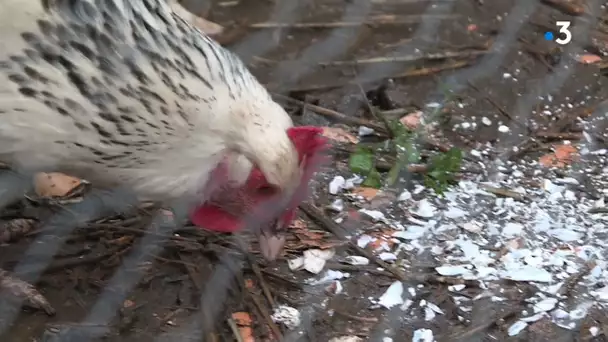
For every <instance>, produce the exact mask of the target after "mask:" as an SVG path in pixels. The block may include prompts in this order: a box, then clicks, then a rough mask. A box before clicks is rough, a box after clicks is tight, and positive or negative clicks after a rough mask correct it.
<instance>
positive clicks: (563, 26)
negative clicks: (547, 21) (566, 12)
mask: <svg viewBox="0 0 608 342" xmlns="http://www.w3.org/2000/svg"><path fill="white" fill-rule="evenodd" d="M555 24H556V25H557V26H559V33H563V34H565V35H566V39H562V38H561V37H560V38H557V39H556V40H555V42H556V43H557V44H560V45H565V44H568V43H570V41H571V40H572V32H570V30H568V27H570V22H569V21H557V22H555Z"/></svg>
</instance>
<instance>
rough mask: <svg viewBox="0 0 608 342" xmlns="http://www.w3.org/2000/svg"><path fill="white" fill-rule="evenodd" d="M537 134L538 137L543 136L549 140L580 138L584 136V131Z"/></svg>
mask: <svg viewBox="0 0 608 342" xmlns="http://www.w3.org/2000/svg"><path fill="white" fill-rule="evenodd" d="M535 136H536V137H537V138H543V139H548V140H580V139H582V138H583V134H582V133H572V132H563V133H562V132H537V133H536V134H535Z"/></svg>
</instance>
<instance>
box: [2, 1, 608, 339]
mask: <svg viewBox="0 0 608 342" xmlns="http://www.w3.org/2000/svg"><path fill="white" fill-rule="evenodd" d="M150 1H152V0H150ZM465 1H468V0H461V1H451V0H437V1H416V0H403V1H398V0H394V1H392V2H394V3H401V4H419V5H420V6H419V8H423V11H422V12H421V13H418V14H416V15H415V16H419V17H420V18H423V20H421V21H420V22H419V24H415V25H414V24H412V25H410V26H415V28H414V29H413V30H412V31H411V32H404V34H403V38H404V39H407V41H406V42H405V43H403V44H398V45H397V46H396V47H395V48H394V49H392V51H390V52H388V53H384V54H383V55H382V56H375V57H382V58H384V61H383V62H382V63H368V64H366V63H361V64H356V65H355V67H356V69H357V71H356V73H355V74H354V75H352V77H350V80H349V81H348V82H346V83H344V88H347V87H351V86H352V85H353V84H369V83H373V82H379V81H383V80H386V79H390V78H392V76H393V75H395V74H396V73H399V72H401V71H402V70H403V58H404V56H414V57H415V56H424V55H425V54H428V53H429V52H428V51H432V48H433V47H434V44H435V43H436V36H437V35H438V34H439V32H438V31H439V30H440V28H441V27H442V23H443V22H444V21H445V20H453V18H452V17H451V16H453V15H461V18H460V19H459V20H466V18H464V16H466V15H464V14H462V13H457V12H455V11H456V8H457V5H458V4H459V3H462V2H465ZM386 2H391V1H390V0H386V1H380V0H378V1H369V0H352V1H330V0H307V1H275V2H273V4H272V11H271V12H270V13H268V15H267V20H266V22H267V23H275V24H277V23H279V24H285V26H286V27H283V28H281V27H279V26H280V25H275V26H274V27H272V28H263V27H262V28H253V29H250V30H248V31H247V34H246V35H244V37H243V38H242V39H240V40H239V41H238V42H236V43H234V44H231V46H230V49H231V50H232V51H234V52H235V53H236V54H237V55H239V56H241V57H242V58H243V59H244V60H245V61H246V62H247V63H255V61H256V56H262V55H265V54H266V53H268V52H270V51H273V50H276V49H279V50H280V49H281V46H282V44H283V43H284V42H285V41H286V40H288V36H289V35H290V31H289V29H290V25H291V24H294V23H303V22H306V21H303V20H302V16H303V15H304V14H305V13H307V12H306V11H307V8H309V7H310V6H313V7H314V6H319V7H322V6H327V7H332V8H334V9H335V8H338V7H339V8H341V11H340V12H341V17H340V18H339V19H337V20H334V21H333V22H334V23H341V24H340V25H335V26H336V27H335V28H332V27H330V28H323V31H324V34H323V35H321V36H322V38H320V39H316V40H314V41H313V42H312V43H310V44H308V45H307V46H306V47H305V48H303V49H301V50H299V51H298V52H297V53H296V54H295V57H294V58H291V59H285V60H279V61H278V62H277V63H275V64H273V65H272V69H273V72H272V76H271V77H269V79H267V80H265V83H267V84H272V85H273V89H274V90H275V91H276V92H278V93H280V92H282V91H284V90H289V89H291V88H293V87H294V86H295V85H296V84H298V82H299V81H300V80H301V79H302V78H304V77H306V76H307V75H309V74H311V73H313V72H318V71H319V70H322V69H323V63H326V62H328V61H333V60H335V59H336V58H339V57H344V51H347V50H348V49H349V48H350V46H351V45H353V44H354V43H355V42H356V41H357V40H358V39H359V37H360V35H361V34H362V32H363V31H364V30H371V36H372V37H373V36H374V34H375V32H374V30H375V27H374V26H373V25H371V26H370V25H369V24H365V21H366V18H368V17H369V16H370V15H372V14H373V10H374V8H375V6H378V5H379V4H383V3H386ZM470 2H475V1H473V0H470ZM477 2H479V6H482V5H483V6H492V5H493V4H491V3H490V2H486V3H485V4H482V3H484V1H481V0H479V1H477ZM225 3H226V2H224V5H226V4H225ZM548 3H557V2H554V1H540V0H515V1H512V4H511V6H510V7H509V11H508V13H505V14H504V16H503V18H502V21H501V24H500V25H499V27H498V29H497V32H496V34H495V36H494V37H493V39H492V44H491V46H489V48H488V49H487V51H486V52H485V53H484V55H483V56H481V57H480V58H479V59H478V60H477V61H476V62H475V63H474V64H472V65H470V66H467V67H464V68H461V69H459V70H458V71H456V72H453V73H449V74H445V75H444V74H442V76H441V77H439V79H438V80H437V82H436V83H435V85H436V89H435V90H434V91H430V92H428V93H427V94H426V98H425V99H419V102H421V103H429V102H435V103H438V104H439V106H440V107H439V110H440V109H441V108H442V106H444V104H445V103H446V102H447V97H448V96H449V94H446V92H445V89H446V88H447V89H449V93H450V94H453V93H458V92H460V91H461V90H463V89H464V88H467V87H469V84H470V83H472V82H473V83H474V82H475V81H476V80H478V79H483V78H485V77H486V76H487V75H488V74H495V73H496V70H497V69H499V68H500V67H501V66H502V65H503V64H504V63H505V61H507V57H508V55H509V52H510V51H512V50H513V49H515V48H516V47H515V46H516V45H517V40H518V37H519V36H520V34H521V31H522V30H523V29H524V27H527V25H529V24H530V17H531V16H532V15H533V14H534V13H536V11H538V10H539V8H540V7H542V6H545V7H546V6H547V4H548ZM565 3H566V2H565ZM568 3H570V2H568ZM581 4H582V5H581V6H582V7H581V8H584V11H585V14H584V15H579V16H567V15H564V14H555V15H554V16H555V17H564V18H571V19H569V20H571V21H572V25H571V26H570V30H571V33H572V38H571V41H570V42H569V43H568V44H565V45H563V46H562V48H563V50H564V52H563V54H564V55H568V56H576V55H580V54H582V53H583V52H584V48H585V47H584V46H583V44H587V42H588V40H589V37H590V36H591V35H592V32H593V30H595V29H596V28H597V27H598V24H599V21H600V19H599V16H598V15H597V14H598V13H601V12H602V11H603V10H604V8H603V6H605V4H604V2H603V1H601V0H588V1H586V2H584V3H583V2H581ZM185 5H186V7H190V8H197V9H196V10H193V12H197V13H200V12H201V10H200V9H201V8H209V7H210V5H208V4H204V3H203V1H198V2H197V1H194V0H192V1H190V2H186V3H185ZM221 5H222V4H221V3H219V2H218V3H215V4H213V6H221ZM196 6H200V7H196ZM212 8H215V7H212ZM555 13H559V12H558V11H556V12H555ZM391 14H392V13H391ZM412 16H414V15H412ZM308 19H311V18H308ZM487 19H488V20H489V19H490V18H487ZM308 21H310V20H308ZM353 23H354V24H353ZM477 24H479V25H481V24H483V23H477ZM370 27H371V28H370ZM313 30H314V29H313ZM556 30H558V29H557V28H556ZM0 39H2V38H1V37H0ZM393 60H394V62H393ZM573 63H575V62H574V61H573V60H572V59H571V58H563V59H562V60H561V61H560V62H559V63H557V64H556V65H554V66H553V68H552V71H551V72H548V73H547V74H546V77H544V78H543V79H542V80H537V81H538V82H537V83H536V85H535V87H530V88H529V89H528V92H527V93H524V94H521V96H519V97H518V98H517V101H516V102H515V103H513V104H512V109H511V113H512V118H514V120H513V121H511V122H508V123H506V125H508V127H509V130H510V132H512V134H510V135H509V136H507V137H506V138H504V139H501V140H500V141H498V142H497V143H496V145H495V148H496V150H497V151H500V153H499V154H497V155H496V157H495V160H494V161H497V162H498V161H501V160H506V159H508V158H510V157H511V155H512V154H514V153H516V152H517V149H514V148H513V147H514V146H518V145H519V144H520V143H522V142H523V141H525V140H526V139H528V138H529V137H530V134H531V131H530V129H529V127H528V124H527V123H528V122H530V120H531V113H533V112H534V110H535V108H536V107H537V106H538V104H539V102H540V101H541V98H542V97H543V96H547V95H549V94H552V93H556V92H559V91H560V89H562V88H564V87H568V86H569V85H568V80H570V79H571V76H572V73H573V72H575V68H574V67H573ZM598 77H600V76H599V75H598ZM332 91H334V90H332ZM335 91H336V93H338V94H342V93H348V91H342V92H341V91H340V90H339V89H338V90H335ZM346 102H348V99H340V100H338V103H346ZM355 112H356V110H352V112H349V111H348V107H347V108H346V110H343V111H342V113H343V114H345V115H348V116H355V114H356V113H355ZM605 113H606V106H605V105H603V104H602V105H599V106H598V107H597V108H596V109H595V111H594V112H593V114H592V117H598V118H601V117H603V116H604V115H605ZM0 124H1V123H0ZM421 129H423V128H421ZM594 129H596V128H595V127H592V126H589V127H585V131H586V132H587V133H588V134H593V132H594ZM597 129H599V128H597ZM596 143H597V142H596V140H594V139H590V140H587V141H585V142H584V143H583V144H584V145H585V144H586V145H587V147H590V148H591V147H593V146H592V145H593V144H596ZM497 166H498V163H496V164H495V165H494V168H493V167H492V165H488V171H487V172H488V174H492V173H493V172H494V171H496V167H497ZM29 179H30V178H29V177H27V176H22V177H21V176H17V175H15V174H12V173H8V172H5V173H3V175H2V183H3V184H2V186H1V189H2V196H1V197H0V201H1V202H0V206H2V207H4V206H6V205H7V204H10V203H13V202H14V201H15V200H16V199H19V198H21V197H22V196H23V193H24V191H25V190H26V189H27V188H28V187H29V186H30V181H29ZM398 186H403V184H400V185H398ZM286 205H287V203H286V201H285V199H281V200H280V201H279V202H275V203H267V204H265V208H264V212H265V213H270V214H272V215H269V216H273V215H277V214H278V213H281V212H282V211H283V210H284V208H285V207H286ZM136 207H137V200H136V199H135V198H134V197H133V196H132V195H131V194H130V193H129V192H128V190H123V189H121V190H117V191H112V192H110V191H107V192H100V193H94V194H89V195H87V196H86V197H85V199H84V200H83V201H82V202H80V203H76V204H72V205H68V206H67V207H66V209H65V210H62V211H60V212H59V213H57V214H54V215H53V216H51V217H50V218H49V219H47V220H45V221H44V222H43V225H42V227H41V228H40V230H41V231H43V232H44V231H52V234H42V235H40V236H37V237H34V239H33V241H32V242H31V243H30V244H29V247H28V248H27V249H26V251H25V252H24V254H23V255H22V256H20V257H19V261H18V262H17V264H16V265H15V266H14V268H13V272H14V273H15V274H16V275H17V276H18V277H20V278H21V279H23V280H25V281H27V282H29V283H31V284H35V283H36V282H37V281H38V280H39V279H40V277H41V275H42V274H43V273H44V272H45V270H46V269H47V267H48V266H49V265H50V264H51V262H52V261H53V257H54V256H55V254H56V253H57V252H58V250H59V249H60V248H61V246H62V245H63V244H65V243H66V239H67V238H68V236H69V235H70V234H71V233H72V232H73V231H74V229H75V228H77V227H82V226H86V223H87V222H89V221H91V220H94V219H98V218H100V217H101V216H103V215H104V214H105V215H108V213H114V212H123V211H128V210H133V208H136ZM171 208H172V210H173V216H167V215H166V214H163V212H160V213H159V214H158V215H157V216H156V217H155V218H154V220H153V221H152V223H151V224H150V225H149V227H148V228H147V229H146V233H145V235H144V236H143V237H142V238H141V239H139V240H138V241H136V242H135V244H136V245H135V247H134V248H132V249H131V250H130V251H129V252H128V253H127V254H126V255H124V258H123V259H122V262H121V265H120V266H119V267H117V268H116V270H115V272H114V275H113V276H112V278H111V279H110V280H108V281H107V283H106V284H105V286H103V289H102V290H101V291H100V293H99V295H98V296H97V299H96V302H95V304H94V305H93V306H92V307H91V309H90V311H89V313H88V314H87V315H86V316H85V317H81V319H79V320H78V322H77V324H75V325H73V326H70V328H69V329H66V330H62V331H60V332H56V333H54V334H50V335H47V336H46V337H45V338H46V341H51V340H52V341H95V340H98V339H100V338H101V337H103V336H105V335H106V334H108V332H109V331H110V330H111V329H112V328H111V323H112V321H113V320H114V319H115V318H116V316H117V315H118V313H119V311H120V309H121V307H122V306H123V304H124V302H125V300H126V299H127V298H128V296H129V294H130V292H131V291H133V289H134V288H136V287H137V286H138V283H139V282H140V280H141V279H142V277H143V276H144V275H145V273H146V272H147V271H149V270H150V267H153V266H152V265H153V263H152V261H153V260H154V256H156V255H158V254H159V253H160V252H162V250H163V248H164V244H165V243H166V242H167V240H168V239H170V237H171V236H173V234H174V232H175V231H176V230H178V229H180V228H183V225H181V223H182V222H186V220H187V212H188V210H187V209H186V208H187V204H184V203H175V204H174V205H172V206H171ZM268 221H269V219H268V217H266V218H260V217H257V216H256V215H254V214H253V213H252V214H250V215H248V217H246V222H248V225H249V227H247V230H250V231H255V230H256V229H259V226H260V225H263V224H267V222H268ZM235 239H236V240H237V241H239V242H238V244H240V246H241V248H246V246H245V247H244V245H245V243H246V242H245V241H244V240H242V239H240V238H239V236H236V237H235ZM218 259H219V260H218V261H217V263H218V264H217V265H216V267H215V269H214V272H213V274H212V275H211V276H210V280H209V281H208V283H207V284H205V285H204V288H203V291H202V294H201V297H200V303H199V306H198V311H197V312H196V313H195V314H192V315H191V316H190V318H189V321H188V322H185V323H184V322H182V323H181V324H180V325H178V326H176V327H169V328H167V329H165V330H164V332H163V333H161V334H158V335H157V336H154V338H152V339H151V340H154V341H201V340H204V339H205V338H206V337H207V335H206V334H207V333H208V332H209V331H212V330H213V327H214V326H215V325H217V324H221V323H222V322H218V319H219V317H222V315H223V314H222V313H223V310H224V303H225V299H226V298H227V296H229V295H230V294H229V291H230V288H231V286H232V284H234V283H235V282H236V281H238V274H239V273H240V272H242V269H243V267H244V265H245V264H246V263H247V256H246V255H237V254H234V253H229V252H226V253H225V254H224V255H222V256H221V257H219V258H218ZM304 287H305V289H304V290H305V291H304V292H303V302H304V303H305V304H304V305H303V306H301V307H299V308H298V309H299V310H300V312H301V313H302V324H301V325H300V328H301V330H303V331H308V330H314V321H315V315H316V314H317V313H316V311H315V307H318V306H319V305H320V303H321V302H322V301H323V299H324V297H325V294H324V292H323V289H319V288H318V287H317V286H312V285H311V286H306V285H305V286H304ZM5 299H6V298H5ZM21 304H22V302H16V301H15V300H14V298H11V299H10V300H8V299H6V300H3V301H2V305H1V306H0V335H2V334H3V333H5V332H6V331H8V329H9V328H10V326H11V325H12V324H14V323H15V321H16V320H17V319H18V317H19V313H20V311H21ZM399 315H402V313H399V312H392V311H391V312H389V314H388V315H387V317H389V318H388V319H387V320H386V322H384V323H386V324H385V326H384V328H385V329H393V330H398V327H399V325H400V324H402V321H401V320H400V319H399V318H400V316H399ZM312 335H314V334H311V336H312ZM381 335H382V334H381V332H376V334H375V335H374V334H372V337H371V338H372V339H378V340H381ZM283 337H284V340H285V341H295V340H298V339H300V338H302V334H301V332H288V333H286V334H285V335H284V336H283ZM395 340H401V339H399V338H395Z"/></svg>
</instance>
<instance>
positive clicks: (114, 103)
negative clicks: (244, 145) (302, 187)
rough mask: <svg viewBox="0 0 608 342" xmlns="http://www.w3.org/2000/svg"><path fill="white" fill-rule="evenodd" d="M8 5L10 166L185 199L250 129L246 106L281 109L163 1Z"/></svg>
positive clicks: (4, 63)
mask: <svg viewBox="0 0 608 342" xmlns="http://www.w3.org/2000/svg"><path fill="white" fill-rule="evenodd" d="M0 6H1V7H0V8H1V10H0V160H3V161H7V162H11V163H14V164H15V165H17V166H20V167H23V168H28V169H39V168H45V169H48V168H53V169H56V170H61V171H64V172H69V173H71V174H74V175H76V176H80V177H83V178H86V179H89V180H91V181H94V182H98V183H99V184H102V185H114V184H120V183H127V184H129V185H131V186H133V187H134V188H135V189H136V190H138V191H139V192H140V193H142V194H143V195H144V197H145V196H151V197H155V198H156V197H159V196H161V197H162V196H165V195H166V196H170V197H171V196H173V195H175V196H179V195H181V194H184V193H188V192H191V191H195V190H196V189H199V188H200V187H201V185H202V184H204V183H205V182H206V180H207V179H206V177H207V176H208V175H209V173H210V170H211V169H212V168H214V167H215V165H216V164H217V163H218V162H219V160H220V158H221V157H222V153H223V151H224V150H225V149H226V145H227V137H231V136H232V135H234V136H238V134H237V133H238V132H236V133H235V131H238V130H239V129H245V128H242V127H240V126H239V125H244V124H243V123H242V121H244V120H243V118H242V117H241V118H240V119H241V120H239V117H238V115H243V114H242V113H243V112H246V111H247V110H248V109H247V108H240V106H243V103H245V104H247V106H250V107H253V108H255V109H262V110H263V108H264V106H266V105H267V103H270V102H272V101H271V100H270V97H269V95H268V93H267V92H266V91H265V90H264V89H263V87H262V86H261V85H260V84H259V83H258V82H257V81H256V80H255V78H254V77H253V76H252V75H251V74H250V73H249V72H248V71H247V70H246V68H245V67H244V65H243V64H242V63H241V62H240V61H239V60H238V59H237V58H236V57H235V56H233V55H232V54H231V53H230V52H228V51H226V50H224V49H223V48H221V47H220V46H219V45H218V44H216V43H215V42H213V41H211V40H210V39H209V38H208V37H206V36H204V35H202V34H201V33H200V32H199V31H198V30H197V29H195V28H193V27H192V26H190V25H189V24H188V23H186V22H185V21H183V20H182V19H181V18H179V17H178V16H177V15H175V14H174V13H173V12H172V11H171V9H170V8H169V6H168V5H167V4H166V3H165V1H164V0H103V1H102V0H99V1H95V0H44V1H41V0H0ZM233 113H234V114H233ZM258 114H259V113H258ZM235 116H236V117H235ZM285 116H286V115H285ZM272 119H273V118H270V120H272ZM253 120H254V121H255V120H261V121H264V120H269V118H265V119H264V118H253ZM275 121H276V122H274V123H273V125H275V127H272V128H276V127H278V128H282V129H285V128H287V127H289V126H290V125H291V122H290V120H289V118H288V117H287V118H285V117H280V118H277V119H276V120H275ZM259 125H262V126H268V127H270V126H271V125H268V124H267V122H261V123H259ZM245 167H247V166H245ZM249 167H250V166H249Z"/></svg>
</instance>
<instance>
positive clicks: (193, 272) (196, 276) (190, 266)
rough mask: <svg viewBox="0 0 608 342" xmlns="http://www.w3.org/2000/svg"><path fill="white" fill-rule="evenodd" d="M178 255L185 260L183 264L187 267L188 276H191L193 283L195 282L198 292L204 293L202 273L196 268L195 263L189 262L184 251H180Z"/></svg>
mask: <svg viewBox="0 0 608 342" xmlns="http://www.w3.org/2000/svg"><path fill="white" fill-rule="evenodd" d="M178 256H179V258H180V260H181V261H182V262H183V264H182V265H183V266H184V267H185V268H186V271H187V272H188V276H189V277H190V280H192V284H194V287H195V288H196V290H197V291H198V293H202V289H203V284H202V283H201V278H200V273H199V272H198V271H197V269H196V268H197V267H196V266H194V263H191V262H188V261H187V257H186V256H185V255H183V254H182V253H178Z"/></svg>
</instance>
